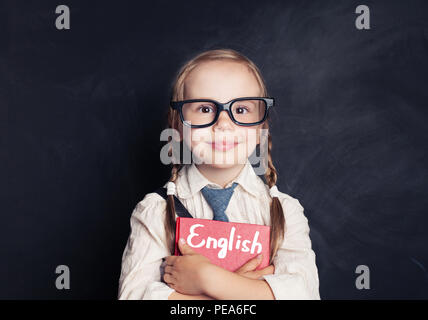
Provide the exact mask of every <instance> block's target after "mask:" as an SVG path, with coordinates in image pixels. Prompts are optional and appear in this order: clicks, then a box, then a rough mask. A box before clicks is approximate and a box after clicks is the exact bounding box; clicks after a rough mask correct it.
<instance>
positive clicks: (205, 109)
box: [198, 105, 214, 113]
mask: <svg viewBox="0 0 428 320" xmlns="http://www.w3.org/2000/svg"><path fill="white" fill-rule="evenodd" d="M198 111H200V112H202V113H210V112H214V109H213V107H211V106H207V105H202V106H199V108H198Z"/></svg>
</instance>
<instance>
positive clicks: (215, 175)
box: [196, 164, 245, 188]
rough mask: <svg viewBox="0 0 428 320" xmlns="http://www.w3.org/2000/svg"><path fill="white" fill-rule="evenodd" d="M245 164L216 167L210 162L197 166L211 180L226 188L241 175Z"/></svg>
mask: <svg viewBox="0 0 428 320" xmlns="http://www.w3.org/2000/svg"><path fill="white" fill-rule="evenodd" d="M244 165H245V164H237V165H235V166H233V167H230V168H216V167H213V166H211V165H209V164H197V165H196V167H197V168H198V170H199V171H200V172H201V173H202V174H203V175H204V177H205V178H207V179H208V180H209V181H211V182H213V183H216V184H218V185H220V186H221V187H222V188H225V187H226V186H227V184H228V183H229V182H231V181H232V180H233V179H235V178H236V177H237V176H238V175H239V173H240V172H241V170H242V169H243V168H244Z"/></svg>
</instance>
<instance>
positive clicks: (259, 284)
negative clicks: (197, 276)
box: [201, 264, 275, 300]
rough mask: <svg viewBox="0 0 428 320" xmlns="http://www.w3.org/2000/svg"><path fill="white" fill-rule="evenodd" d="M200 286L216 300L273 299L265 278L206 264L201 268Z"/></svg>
mask: <svg viewBox="0 0 428 320" xmlns="http://www.w3.org/2000/svg"><path fill="white" fill-rule="evenodd" d="M201 276H202V279H201V280H202V288H203V291H204V293H205V294H206V295H208V296H210V297H213V298H214V299H218V300H275V296H274V294H273V292H272V290H271V288H270V286H269V284H268V283H267V282H266V281H265V280H256V279H249V278H247V277H244V276H241V275H239V274H237V273H234V272H231V271H228V270H226V269H223V268H220V267H218V266H216V265H214V264H208V265H206V266H205V267H204V269H203V270H201Z"/></svg>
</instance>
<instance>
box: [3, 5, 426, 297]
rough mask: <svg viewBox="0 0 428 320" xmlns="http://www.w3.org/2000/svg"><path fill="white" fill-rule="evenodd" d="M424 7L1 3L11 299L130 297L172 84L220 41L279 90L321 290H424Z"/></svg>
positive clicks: (353, 293)
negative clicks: (125, 256) (65, 15)
mask: <svg viewBox="0 0 428 320" xmlns="http://www.w3.org/2000/svg"><path fill="white" fill-rule="evenodd" d="M59 4H66V5H68V6H69V7H70V10H71V29H70V30H65V31H59V30H57V29H56V28H55V18H56V16H57V15H56V14H55V8H56V6H57V5H59ZM359 4H366V5H368V6H369V8H370V10H371V11H370V13H371V20H370V22H371V29H370V30H357V29H356V27H355V19H356V17H357V14H356V13H355V8H356V7H357V5H359ZM427 16H428V3H427V2H426V1H404V0H402V1H300V0H299V1H263V2H262V1H259V2H256V1H254V2H251V1H234V2H233V1H224V2H222V1H169V2H166V1H152V2H151V3H143V1H123V0H122V1H71V0H69V1H66V2H65V3H58V2H57V1H43V2H42V1H12V0H10V1H1V2H0V108H1V109H0V121H1V122H0V123H1V132H0V133H1V134H0V143H1V169H0V170H1V179H0V185H1V190H0V191H1V229H0V241H1V245H0V257H1V258H0V259H1V264H0V283H1V284H0V298H3V299H11V298H18V299H32V298H37V299H43V298H53V299H75V298H81V299H92V298H97V299H116V297H117V286H118V278H119V273H120V263H121V256H122V253H123V249H124V247H125V244H126V240H127V238H128V235H129V231H130V230H129V218H130V215H131V212H132V209H133V208H134V207H135V205H136V203H137V202H138V201H140V200H141V199H142V198H143V197H144V195H145V194H146V193H148V192H151V191H152V190H154V188H156V187H158V186H160V185H161V184H163V183H164V182H165V181H166V179H167V178H168V176H169V168H168V167H166V166H164V165H162V164H161V163H160V160H159V152H160V148H161V147H162V146H163V142H160V141H159V134H160V131H161V130H162V128H163V127H164V126H165V123H166V113H167V105H168V99H169V95H170V86H171V82H172V80H173V78H174V75H175V73H176V71H177V70H178V68H179V67H180V66H181V64H182V63H184V62H185V61H186V60H187V59H189V58H191V57H192V56H193V55H195V54H197V53H199V52H200V51H203V50H207V49H214V48H222V47H229V48H233V49H236V50H238V51H241V52H242V53H244V54H246V55H247V56H248V57H250V58H251V59H252V60H253V61H254V62H255V63H256V64H257V65H258V66H259V67H260V69H261V70H262V72H263V74H264V76H265V78H266V82H267V85H268V89H269V93H270V95H272V96H274V97H276V99H277V106H276V107H275V108H276V110H275V117H272V118H273V119H274V120H273V122H272V125H271V129H272V134H273V147H274V149H273V158H274V161H275V162H274V163H275V165H276V167H277V168H278V171H279V180H278V185H279V189H280V190H281V191H283V192H286V193H289V194H290V195H292V196H293V197H295V198H297V199H299V201H300V202H301V204H302V205H303V206H304V208H305V214H306V216H307V217H308V219H309V224H310V227H311V239H312V244H313V248H314V251H315V253H316V255H317V265H318V268H319V277H320V293H321V298H322V299H380V298H405V299H407V298H417V299H420V298H424V299H426V298H428V273H427V268H428V249H427V243H428V233H427V231H426V228H427V222H428V217H427V213H428V212H427V207H428V183H427V177H428V165H427V162H428V150H427V142H428V130H427V123H428V104H427V103H428V102H427V101H428V80H427V79H428V77H427V75H428V18H427ZM61 264H65V265H67V266H69V268H70V271H71V279H70V283H71V289H70V290H57V289H56V287H55V279H56V277H57V275H56V274H55V268H56V266H58V265H61ZM358 265H367V266H368V267H369V268H370V287H371V288H370V289H369V290H358V289H356V287H355V279H356V277H357V276H358V275H357V274H356V273H355V269H356V267H357V266H358Z"/></svg>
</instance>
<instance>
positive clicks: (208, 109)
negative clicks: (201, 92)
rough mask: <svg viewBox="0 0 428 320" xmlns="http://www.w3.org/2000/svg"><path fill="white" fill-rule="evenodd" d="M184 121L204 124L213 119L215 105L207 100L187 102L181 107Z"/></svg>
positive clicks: (215, 110) (215, 109)
mask: <svg viewBox="0 0 428 320" xmlns="http://www.w3.org/2000/svg"><path fill="white" fill-rule="evenodd" d="M182 112H183V118H184V121H186V122H189V124H193V125H205V124H209V123H211V122H213V121H214V118H215V115H216V112H217V107H216V105H215V104H214V103H212V102H209V101H200V102H188V103H185V104H183V108H182Z"/></svg>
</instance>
